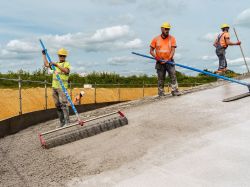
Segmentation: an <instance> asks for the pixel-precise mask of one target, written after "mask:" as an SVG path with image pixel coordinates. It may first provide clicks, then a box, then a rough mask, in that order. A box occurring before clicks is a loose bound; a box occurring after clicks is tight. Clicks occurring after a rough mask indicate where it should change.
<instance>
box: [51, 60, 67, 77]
mask: <svg viewBox="0 0 250 187" xmlns="http://www.w3.org/2000/svg"><path fill="white" fill-rule="evenodd" d="M51 64H52V65H54V66H55V67H57V68H59V69H60V70H61V71H62V72H63V73H65V74H69V72H70V71H69V69H68V68H63V67H61V66H59V65H58V63H55V62H51Z"/></svg>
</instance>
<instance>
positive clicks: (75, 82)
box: [0, 69, 239, 88]
mask: <svg viewBox="0 0 250 187" xmlns="http://www.w3.org/2000/svg"><path fill="white" fill-rule="evenodd" d="M204 71H208V70H204ZM238 75H239V74H238V73H235V72H233V71H230V70H228V71H227V72H226V76H227V77H235V76H238ZM176 76H177V80H178V83H179V84H187V86H188V85H190V84H194V83H201V84H205V83H210V82H214V81H216V80H217V78H215V77H211V76H207V75H204V74H201V73H200V74H198V75H196V76H188V75H185V74H183V73H180V72H178V71H177V72H176ZM19 77H20V78H21V79H22V80H30V81H43V82H44V81H45V80H46V81H47V82H48V83H51V81H52V75H51V74H48V73H47V71H46V69H38V70H35V71H33V72H28V71H24V70H19V71H17V72H12V71H9V72H8V73H0V78H7V79H18V78H19ZM169 80H170V79H169V78H166V83H168V82H169ZM69 81H70V82H71V83H72V84H71V85H72V87H83V85H84V84H92V85H93V84H94V85H95V84H97V85H96V86H99V87H100V86H101V87H114V85H115V84H120V86H124V87H141V86H142V84H144V85H150V84H154V85H155V84H157V76H156V75H152V76H148V75H146V74H143V75H131V76H122V75H119V74H117V73H107V72H92V73H89V74H87V75H86V76H81V75H79V74H77V73H71V74H70V77H69ZM99 84H102V85H99ZM103 84H106V85H103ZM112 84H114V85H112ZM22 86H24V87H42V86H43V85H41V84H38V83H32V82H22ZM0 87H1V88H16V87H17V82H14V81H9V80H1V79H0Z"/></svg>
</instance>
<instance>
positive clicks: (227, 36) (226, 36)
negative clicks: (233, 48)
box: [215, 32, 230, 48]
mask: <svg viewBox="0 0 250 187" xmlns="http://www.w3.org/2000/svg"><path fill="white" fill-rule="evenodd" d="M218 38H220V41H219V43H220V45H221V46H222V47H224V48H227V47H228V45H227V43H226V39H230V34H229V33H228V32H222V33H220V34H219V36H218V37H217V38H216V41H215V43H217V42H218Z"/></svg>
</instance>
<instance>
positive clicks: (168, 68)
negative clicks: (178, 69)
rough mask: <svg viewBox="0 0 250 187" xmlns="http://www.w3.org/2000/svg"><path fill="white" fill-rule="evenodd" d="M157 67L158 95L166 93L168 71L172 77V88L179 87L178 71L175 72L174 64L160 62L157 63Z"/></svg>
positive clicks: (173, 89)
mask: <svg viewBox="0 0 250 187" xmlns="http://www.w3.org/2000/svg"><path fill="white" fill-rule="evenodd" d="M155 69H156V71H157V75H158V95H159V96H161V95H164V82H165V79H166V72H168V75H169V77H170V83H171V89H172V91H175V90H177V89H178V83H177V79H176V73H175V66H174V65H172V64H167V63H165V64H160V63H158V62H157V63H156V65H155Z"/></svg>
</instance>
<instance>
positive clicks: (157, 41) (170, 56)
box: [150, 22, 181, 97]
mask: <svg viewBox="0 0 250 187" xmlns="http://www.w3.org/2000/svg"><path fill="white" fill-rule="evenodd" d="M170 28H171V26H170V24H169V23H167V22H164V23H163V24H162V25H161V35H159V36H156V37H155V38H154V39H153V40H152V42H151V44H150V54H151V55H152V56H153V57H154V58H155V59H156V65H155V69H156V70H157V75H158V95H159V96H160V97H161V96H165V91H164V82H165V78H166V72H168V75H169V77H170V79H171V93H172V95H173V96H180V95H181V93H180V92H179V90H178V83H177V79H176V72H175V65H173V64H168V63H164V62H161V61H160V60H166V61H171V62H173V63H174V54H175V48H176V47H177V46H176V40H175V37H174V36H172V35H170V34H169V31H170Z"/></svg>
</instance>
